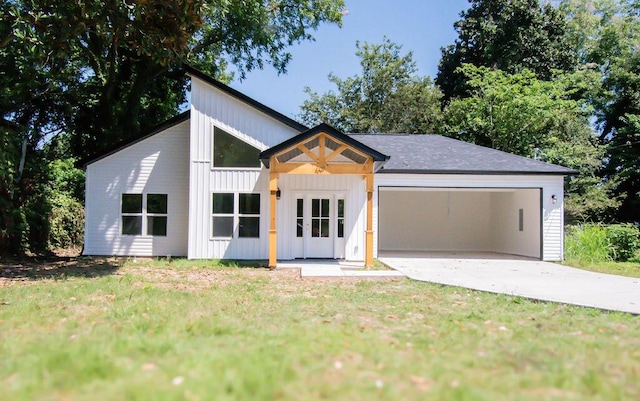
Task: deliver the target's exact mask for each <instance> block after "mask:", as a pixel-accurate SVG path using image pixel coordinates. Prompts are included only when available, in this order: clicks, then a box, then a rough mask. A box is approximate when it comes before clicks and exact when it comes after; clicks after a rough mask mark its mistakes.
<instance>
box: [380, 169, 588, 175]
mask: <svg viewBox="0 0 640 401" xmlns="http://www.w3.org/2000/svg"><path fill="white" fill-rule="evenodd" d="M378 173H381V174H383V173H384V174H453V175H560V176H573V175H579V174H580V172H579V171H576V170H569V171H522V170H519V171H506V170H505V171H497V170H493V171H491V170H489V171H481V170H424V169H416V170H413V169H384V168H383V169H381V170H379V171H378Z"/></svg>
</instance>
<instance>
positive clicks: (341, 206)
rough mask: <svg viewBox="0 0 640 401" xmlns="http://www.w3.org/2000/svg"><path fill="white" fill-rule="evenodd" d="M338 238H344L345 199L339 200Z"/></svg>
mask: <svg viewBox="0 0 640 401" xmlns="http://www.w3.org/2000/svg"><path fill="white" fill-rule="evenodd" d="M338 238H344V199H338Z"/></svg>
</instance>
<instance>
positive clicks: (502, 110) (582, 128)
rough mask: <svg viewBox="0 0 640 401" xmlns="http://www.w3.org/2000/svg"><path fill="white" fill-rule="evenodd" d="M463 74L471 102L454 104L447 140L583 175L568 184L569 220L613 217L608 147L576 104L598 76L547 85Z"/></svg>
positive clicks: (468, 69)
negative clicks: (604, 173)
mask: <svg viewBox="0 0 640 401" xmlns="http://www.w3.org/2000/svg"><path fill="white" fill-rule="evenodd" d="M460 72H461V73H462V74H463V76H464V77H466V80H467V81H466V82H467V84H468V85H469V87H470V88H471V89H470V97H466V98H455V99H452V100H451V102H450V103H449V105H448V106H447V108H446V109H445V120H446V126H445V132H446V134H447V135H449V136H452V137H455V138H459V139H462V140H465V141H468V142H472V143H476V144H479V145H483V146H488V147H492V148H494V149H499V150H503V151H506V152H510V153H515V154H519V155H521V156H526V157H536V158H539V159H541V160H543V161H546V162H550V163H554V164H559V165H563V166H567V167H570V168H573V169H575V170H578V171H580V175H579V176H578V177H571V178H569V179H568V181H567V186H566V193H567V203H566V212H567V217H568V220H588V221H591V220H602V219H606V218H610V217H611V215H612V212H613V210H615V207H617V206H618V205H619V202H617V201H616V200H615V198H614V197H613V196H612V195H611V189H612V188H611V184H610V183H602V182H601V180H600V178H599V177H598V176H597V174H598V172H599V169H600V166H601V164H602V157H603V155H604V148H603V147H602V146H599V145H598V143H597V138H596V137H595V135H594V133H593V131H592V130H591V128H590V126H589V121H588V118H589V109H588V108H587V106H586V102H585V101H583V100H575V99H574V94H576V93H584V92H585V89H584V88H585V87H590V86H592V84H591V82H593V80H594V79H596V78H597V77H598V75H597V74H594V73H593V72H591V71H579V72H575V73H571V74H562V75H559V76H557V77H556V78H555V79H554V80H553V81H545V80H541V79H538V78H536V76H535V74H534V73H533V72H531V71H528V70H524V71H523V72H521V73H517V74H508V73H505V72H503V71H500V70H495V69H491V68H487V67H476V66H473V65H470V64H467V65H464V66H463V67H462V68H461V69H460Z"/></svg>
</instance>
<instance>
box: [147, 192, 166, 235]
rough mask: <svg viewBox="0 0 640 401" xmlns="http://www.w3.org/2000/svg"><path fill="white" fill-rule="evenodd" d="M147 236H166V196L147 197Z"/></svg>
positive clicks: (151, 195) (153, 195) (152, 195)
mask: <svg viewBox="0 0 640 401" xmlns="http://www.w3.org/2000/svg"><path fill="white" fill-rule="evenodd" d="M147 235H156V236H161V237H166V236H167V195H166V194H148V195H147Z"/></svg>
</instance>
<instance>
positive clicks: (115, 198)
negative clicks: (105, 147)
mask: <svg viewBox="0 0 640 401" xmlns="http://www.w3.org/2000/svg"><path fill="white" fill-rule="evenodd" d="M188 172H189V122H188V121H185V122H182V123H180V124H178V125H175V126H173V127H171V128H168V129H167V130H165V131H163V132H161V133H158V134H156V135H153V136H151V137H149V138H147V139H145V140H143V141H140V142H138V143H135V144H133V145H131V146H129V147H127V148H125V149H123V150H121V151H119V152H117V153H114V154H112V155H110V156H108V157H106V158H104V159H101V160H98V161H96V162H94V163H92V164H90V165H88V166H87V171H86V205H87V206H86V218H85V248H84V253H85V254H86V255H138V256H152V255H153V256H157V255H174V256H185V255H186V254H187V222H188V219H187V217H188V191H189V186H188ZM123 193H143V194H149V193H152V194H153V193H157V194H167V199H168V205H167V207H168V210H167V212H168V216H167V236H166V237H158V236H156V237H152V236H146V235H141V236H131V235H121V234H120V233H121V215H120V202H121V201H120V199H121V196H122V194H123Z"/></svg>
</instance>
